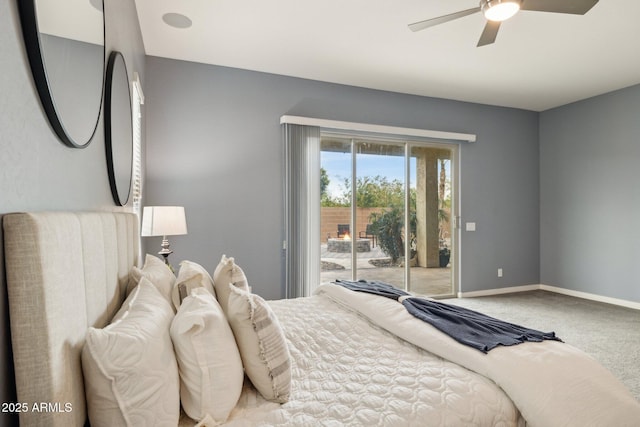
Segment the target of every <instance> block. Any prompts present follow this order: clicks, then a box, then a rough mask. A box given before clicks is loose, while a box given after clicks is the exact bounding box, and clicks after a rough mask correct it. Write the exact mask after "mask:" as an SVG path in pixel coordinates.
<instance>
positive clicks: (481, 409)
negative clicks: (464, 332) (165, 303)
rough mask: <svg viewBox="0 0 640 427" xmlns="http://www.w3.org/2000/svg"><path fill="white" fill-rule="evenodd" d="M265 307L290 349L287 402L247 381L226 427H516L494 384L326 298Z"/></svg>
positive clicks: (505, 400)
mask: <svg viewBox="0 0 640 427" xmlns="http://www.w3.org/2000/svg"><path fill="white" fill-rule="evenodd" d="M269 304H270V305H271V307H272V308H273V310H274V312H275V313H276V315H277V316H278V319H279V321H280V323H281V325H282V327H283V329H284V331H285V335H286V338H287V340H288V344H289V346H290V351H291V356H292V359H293V363H292V368H293V371H292V377H293V386H292V393H291V399H290V401H289V402H288V403H286V404H283V405H280V404H276V403H272V402H267V401H265V400H264V399H262V398H261V397H260V395H259V394H258V393H257V392H256V391H255V390H254V389H253V388H252V387H251V386H250V385H247V384H245V387H244V390H243V393H242V396H241V398H240V402H239V403H238V406H237V407H236V409H235V410H234V411H233V412H232V414H231V416H230V420H229V421H228V422H227V423H226V424H225V425H228V426H255V425H263V426H264V425H269V426H285V425H286V426H315V425H323V426H347V425H348V426H367V427H369V426H425V425H430V426H468V425H473V426H504V427H506V426H516V425H518V422H519V419H520V417H519V412H518V411H517V409H516V408H515V407H514V405H513V403H512V402H511V401H510V400H509V398H508V397H507V396H506V395H505V394H504V392H503V391H502V390H501V389H500V388H498V387H497V386H496V385H495V384H494V383H493V382H491V381H490V380H488V379H486V378H485V377H483V376H480V375H477V374H475V373H473V372H471V371H469V370H467V369H465V368H462V367H460V366H458V365H455V364H453V363H450V362H447V361H444V360H442V359H440V358H439V357H437V356H434V355H433V354H431V353H428V352H426V351H424V350H422V349H419V348H417V347H415V346H414V345H412V344H409V343H408V342H406V341H404V340H402V339H399V338H397V337H395V336H393V335H392V334H390V333H388V332H387V331H384V330H382V329H380V328H378V327H376V326H374V325H373V324H371V323H370V322H369V321H367V320H366V319H364V318H362V317H361V316H359V315H357V314H355V313H354V312H352V311H349V310H346V309H344V308H343V307H341V306H340V305H338V304H336V303H335V302H333V301H331V300H330V299H329V298H327V297H326V296H323V295H319V296H314V297H311V298H298V299H293V300H282V301H270V302H269ZM520 421H521V419H520ZM185 425H186V423H185ZM191 425H193V424H191Z"/></svg>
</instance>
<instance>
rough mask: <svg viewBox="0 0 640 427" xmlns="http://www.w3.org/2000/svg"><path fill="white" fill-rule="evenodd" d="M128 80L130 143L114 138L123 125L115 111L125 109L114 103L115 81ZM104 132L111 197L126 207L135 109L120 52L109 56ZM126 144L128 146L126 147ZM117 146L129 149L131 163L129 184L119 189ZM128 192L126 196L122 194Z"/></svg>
mask: <svg viewBox="0 0 640 427" xmlns="http://www.w3.org/2000/svg"><path fill="white" fill-rule="evenodd" d="M117 65H119V66H121V67H122V70H123V72H124V76H123V75H122V74H121V73H118V74H116V66H117ZM122 77H124V79H125V80H126V88H127V95H128V96H127V98H126V100H127V104H128V108H127V112H128V114H127V118H128V120H129V122H128V124H129V130H130V132H129V140H128V141H116V140H115V139H114V136H115V135H116V134H117V132H118V129H119V128H118V126H119V125H122V123H118V121H117V120H114V119H115V117H116V115H115V114H113V111H116V110H115V109H117V110H118V111H121V110H122V109H123V108H126V107H123V104H122V103H120V104H115V103H114V99H115V97H114V95H115V94H114V81H115V80H114V79H118V78H122ZM104 98H105V99H104V130H105V148H106V156H107V173H108V175H109V186H110V187H111V196H112V197H113V201H114V202H115V203H116V205H119V206H125V205H126V204H127V202H128V201H129V194H130V193H131V184H132V182H133V109H132V105H131V82H130V81H129V73H128V72H127V64H126V62H125V60H124V56H122V53H120V52H118V51H112V52H111V53H110V54H109V60H108V61H107V72H106V79H105V91H104ZM124 144H126V145H124ZM115 146H123V147H127V148H128V149H129V150H130V153H131V155H130V157H129V158H130V162H129V177H128V178H129V183H128V185H127V187H126V190H125V189H124V188H119V186H118V178H119V177H118V176H116V167H115V166H116V161H117V160H118V159H117V158H116V157H117V156H114V154H116V153H115V150H114V147H115ZM123 190H124V191H126V194H121V193H124V191H123Z"/></svg>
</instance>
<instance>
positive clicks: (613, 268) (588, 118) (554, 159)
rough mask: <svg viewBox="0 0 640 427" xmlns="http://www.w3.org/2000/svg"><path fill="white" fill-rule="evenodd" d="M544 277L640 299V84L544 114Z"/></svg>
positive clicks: (551, 282)
mask: <svg viewBox="0 0 640 427" xmlns="http://www.w3.org/2000/svg"><path fill="white" fill-rule="evenodd" d="M540 188H541V201H540V212H541V214H540V219H541V280H542V283H544V284H547V285H554V286H560V287H563V288H567V289H571V290H575V291H582V292H590V293H594V294H598V295H604V296H608V297H612V298H621V299H626V300H631V301H636V302H640V231H638V229H635V228H634V226H635V224H636V222H635V221H638V220H639V219H640V85H638V86H632V87H630V88H627V89H623V90H619V91H616V92H612V93H608V94H605V95H602V96H598V97H595V98H591V99H587V100H584V101H581V102H577V103H574V104H570V105H566V106H563V107H559V108H556V109H553V110H548V111H545V112H543V113H541V115H540Z"/></svg>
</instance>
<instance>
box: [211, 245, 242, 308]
mask: <svg viewBox="0 0 640 427" xmlns="http://www.w3.org/2000/svg"><path fill="white" fill-rule="evenodd" d="M229 283H231V284H232V285H233V286H235V287H237V288H240V289H242V290H245V291H247V292H251V289H250V288H249V284H248V283H247V277H246V276H245V275H244V271H242V269H241V268H240V267H238V266H237V265H236V263H235V261H234V259H233V258H227V256H226V255H222V259H221V260H220V263H219V264H218V266H217V267H216V270H215V271H214V272H213V286H214V288H215V290H216V297H217V298H218V302H219V303H220V307H222V310H223V311H224V312H225V314H227V313H228V311H227V302H228V301H229Z"/></svg>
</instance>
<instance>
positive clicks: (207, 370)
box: [171, 287, 244, 425]
mask: <svg viewBox="0 0 640 427" xmlns="http://www.w3.org/2000/svg"><path fill="white" fill-rule="evenodd" d="M171 338H172V339H173V346H174V348H175V353H176V357H177V359H178V366H179V368H180V399H181V401H182V407H183V409H184V411H185V412H186V414H187V415H189V417H191V418H192V419H194V420H197V421H203V420H204V421H208V422H211V420H212V419H213V420H214V421H215V423H223V422H225V421H226V419H227V418H228V417H229V414H230V413H231V411H232V410H233V408H234V407H235V406H236V404H237V403H238V399H239V398H240V393H241V392H242V383H243V381H244V372H243V369H242V360H241V359H240V353H239V352H238V347H236V342H235V339H234V337H233V333H232V332H231V328H230V327H229V324H228V323H227V319H226V317H225V315H224V313H223V312H222V309H221V308H220V305H219V304H218V301H216V299H215V297H214V296H213V295H212V294H211V293H210V292H208V291H207V290H205V289H204V288H202V287H197V288H194V289H192V290H191V294H190V295H189V296H188V297H186V298H185V299H184V300H183V301H182V305H180V308H179V309H178V313H177V314H176V317H175V319H174V320H173V323H172V324H171ZM208 422H207V423H206V425H210V424H209V423H208ZM211 425H217V424H211Z"/></svg>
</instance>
